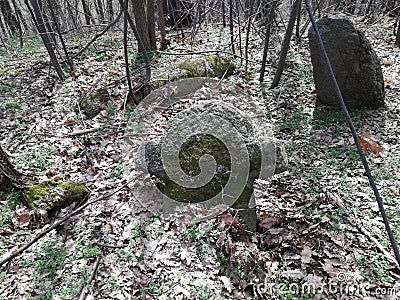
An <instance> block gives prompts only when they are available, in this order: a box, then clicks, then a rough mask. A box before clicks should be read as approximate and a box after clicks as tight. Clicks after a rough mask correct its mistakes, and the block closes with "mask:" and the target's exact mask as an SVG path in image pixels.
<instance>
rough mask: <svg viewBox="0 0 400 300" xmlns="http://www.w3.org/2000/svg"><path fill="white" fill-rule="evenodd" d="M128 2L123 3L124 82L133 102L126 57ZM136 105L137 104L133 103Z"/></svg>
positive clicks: (129, 97) (128, 97) (127, 58)
mask: <svg viewBox="0 0 400 300" xmlns="http://www.w3.org/2000/svg"><path fill="white" fill-rule="evenodd" d="M128 2H129V1H128V0H125V3H124V59H125V74H126V81H127V82H128V95H127V99H128V100H134V97H133V90H132V81H131V73H130V71H129V57H128V54H129V53H128ZM135 104H136V105H137V104H139V102H136V103H135ZM124 108H125V107H124Z"/></svg>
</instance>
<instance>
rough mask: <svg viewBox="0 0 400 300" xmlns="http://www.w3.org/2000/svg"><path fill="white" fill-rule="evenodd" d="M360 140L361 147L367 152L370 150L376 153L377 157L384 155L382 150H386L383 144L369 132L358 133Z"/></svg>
mask: <svg viewBox="0 0 400 300" xmlns="http://www.w3.org/2000/svg"><path fill="white" fill-rule="evenodd" d="M358 140H359V141H360V144H361V148H362V149H363V150H364V152H365V153H369V152H370V151H371V152H372V153H373V154H375V156H376V157H382V156H381V152H382V151H383V150H384V149H383V147H382V146H379V144H378V143H377V142H376V141H375V139H374V137H373V136H372V135H371V134H370V133H367V132H361V133H360V134H359V135H358Z"/></svg>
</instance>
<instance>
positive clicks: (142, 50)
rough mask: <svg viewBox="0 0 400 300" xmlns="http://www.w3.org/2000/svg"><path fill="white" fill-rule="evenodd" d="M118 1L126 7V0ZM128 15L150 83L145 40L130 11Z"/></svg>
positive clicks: (147, 80) (147, 79)
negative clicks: (142, 38) (141, 36)
mask: <svg viewBox="0 0 400 300" xmlns="http://www.w3.org/2000/svg"><path fill="white" fill-rule="evenodd" d="M118 1H119V4H120V5H121V8H122V7H124V1H123V0H118ZM126 1H129V0H126ZM126 17H127V18H128V22H129V25H130V26H131V28H132V31H133V34H134V35H135V38H136V41H137V43H138V48H139V51H140V52H141V53H142V54H143V59H144V63H145V65H146V84H148V83H149V82H150V78H151V69H150V60H149V56H148V55H147V52H146V48H145V46H144V44H143V41H142V40H141V38H140V34H139V32H138V30H137V28H136V25H135V22H133V20H132V17H131V16H130V14H129V13H127V14H126ZM146 92H147V91H146Z"/></svg>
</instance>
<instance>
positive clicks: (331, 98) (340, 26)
mask: <svg viewBox="0 0 400 300" xmlns="http://www.w3.org/2000/svg"><path fill="white" fill-rule="evenodd" d="M317 26H318V29H319V31H320V33H321V37H322V40H323V42H324V46H325V49H326V52H327V54H328V56H329V60H330V62H331V65H332V69H333V72H334V74H335V77H336V80H337V82H338V85H339V87H340V90H341V92H342V95H343V99H344V101H345V103H346V105H347V106H348V107H354V108H357V107H367V108H372V109H376V108H379V107H381V106H383V105H384V98H385V92H384V81H383V75H382V69H381V66H380V61H379V59H378V57H377V55H376V53H375V51H374V50H373V49H372V47H371V44H370V43H369V41H368V40H367V38H366V37H365V35H364V34H363V33H362V32H360V31H359V30H357V29H356V28H355V27H354V26H353V24H352V23H351V21H349V20H348V19H345V18H343V17H340V16H337V17H324V18H321V19H319V20H318V21H317ZM308 37H309V43H310V50H311V61H312V64H313V69H314V70H313V72H314V83H315V88H316V91H317V97H318V100H317V101H318V102H319V103H321V104H325V105H336V104H338V100H337V98H336V94H335V92H334V89H333V85H332V83H331V80H330V78H329V74H328V70H327V67H326V64H325V61H324V58H323V56H322V54H321V52H320V49H319V45H318V41H317V37H316V35H315V32H314V30H313V28H312V27H310V29H309V31H308Z"/></svg>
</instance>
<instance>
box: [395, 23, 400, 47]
mask: <svg viewBox="0 0 400 300" xmlns="http://www.w3.org/2000/svg"><path fill="white" fill-rule="evenodd" d="M396 44H397V45H399V46H400V21H399V25H398V26H397V34H396Z"/></svg>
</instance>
